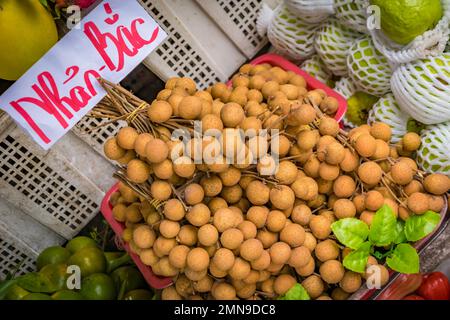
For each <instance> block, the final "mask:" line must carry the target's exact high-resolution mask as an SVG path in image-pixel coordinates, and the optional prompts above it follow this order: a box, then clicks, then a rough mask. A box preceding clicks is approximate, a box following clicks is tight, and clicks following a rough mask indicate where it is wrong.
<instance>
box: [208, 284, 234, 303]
mask: <svg viewBox="0 0 450 320" xmlns="http://www.w3.org/2000/svg"><path fill="white" fill-rule="evenodd" d="M211 294H212V296H213V297H214V299H216V300H234V299H235V298H236V289H235V288H234V287H233V286H232V285H231V284H228V283H226V282H220V283H218V284H217V285H216V286H215V287H213V290H212V291H211Z"/></svg>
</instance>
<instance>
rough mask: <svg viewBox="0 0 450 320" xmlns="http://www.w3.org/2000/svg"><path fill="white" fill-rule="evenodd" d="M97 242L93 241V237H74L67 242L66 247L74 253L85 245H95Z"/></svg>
mask: <svg viewBox="0 0 450 320" xmlns="http://www.w3.org/2000/svg"><path fill="white" fill-rule="evenodd" d="M96 246H97V243H96V242H95V241H94V239H92V238H89V237H84V236H80V237H76V238H73V239H72V240H70V241H69V242H67V245H66V249H67V250H69V251H70V252H71V253H75V252H77V251H80V250H81V249H83V248H86V247H96Z"/></svg>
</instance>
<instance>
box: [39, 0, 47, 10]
mask: <svg viewBox="0 0 450 320" xmlns="http://www.w3.org/2000/svg"><path fill="white" fill-rule="evenodd" d="M39 2H40V3H41V4H42V5H43V6H44V7H45V8H47V9H48V3H47V0H39Z"/></svg>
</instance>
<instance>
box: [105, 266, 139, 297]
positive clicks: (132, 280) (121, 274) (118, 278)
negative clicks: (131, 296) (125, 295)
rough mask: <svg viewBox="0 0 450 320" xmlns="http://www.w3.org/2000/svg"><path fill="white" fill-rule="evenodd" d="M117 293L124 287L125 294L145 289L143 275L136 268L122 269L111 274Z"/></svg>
mask: <svg viewBox="0 0 450 320" xmlns="http://www.w3.org/2000/svg"><path fill="white" fill-rule="evenodd" d="M111 278H112V279H113V281H114V284H115V286H116V289H117V291H120V289H121V287H122V285H123V286H124V287H125V288H124V292H128V291H131V290H135V289H141V288H145V286H146V282H145V279H144V277H143V276H142V274H141V273H140V272H139V270H137V269H136V268H135V267H121V268H119V269H116V270H115V271H114V272H113V273H111Z"/></svg>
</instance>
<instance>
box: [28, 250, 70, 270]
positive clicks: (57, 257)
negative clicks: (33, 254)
mask: <svg viewBox="0 0 450 320" xmlns="http://www.w3.org/2000/svg"><path fill="white" fill-rule="evenodd" d="M70 255H71V253H70V251H69V250H67V249H66V248H63V247H61V246H55V247H49V248H47V249H45V250H44V251H42V252H41V254H40V255H39V256H38V258H37V261H36V267H37V269H38V270H41V269H42V267H44V266H46V265H48V264H57V263H65V262H67V260H68V259H69V257H70Z"/></svg>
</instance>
